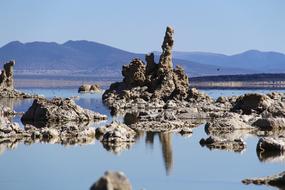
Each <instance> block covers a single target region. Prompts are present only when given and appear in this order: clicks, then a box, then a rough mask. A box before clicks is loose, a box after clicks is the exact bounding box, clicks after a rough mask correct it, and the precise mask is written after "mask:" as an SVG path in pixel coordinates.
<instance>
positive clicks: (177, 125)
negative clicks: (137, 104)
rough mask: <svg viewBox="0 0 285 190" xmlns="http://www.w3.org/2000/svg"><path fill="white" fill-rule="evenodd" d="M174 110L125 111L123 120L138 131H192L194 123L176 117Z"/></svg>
mask: <svg viewBox="0 0 285 190" xmlns="http://www.w3.org/2000/svg"><path fill="white" fill-rule="evenodd" d="M176 112H177V111H176V110H171V109H169V110H163V111H160V110H152V111H147V110H145V111H144V112H140V113H127V114H126V115H125V117H124V121H127V123H128V124H129V126H130V127H131V128H133V129H135V130H139V131H152V132H166V131H168V132H182V133H192V128H193V127H195V126H196V125H195V124H193V123H191V122H190V121H189V120H181V119H178V118H177V116H176Z"/></svg>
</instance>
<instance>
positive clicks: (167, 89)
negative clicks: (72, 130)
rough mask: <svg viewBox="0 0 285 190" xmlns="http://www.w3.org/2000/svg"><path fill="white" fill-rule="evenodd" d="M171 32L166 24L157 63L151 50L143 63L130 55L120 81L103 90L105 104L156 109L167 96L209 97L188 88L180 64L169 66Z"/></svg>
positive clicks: (205, 98)
mask: <svg viewBox="0 0 285 190" xmlns="http://www.w3.org/2000/svg"><path fill="white" fill-rule="evenodd" d="M173 33H174V30H173V29H172V28H171V27H167V29H166V32H165V37H164V41H163V44H162V53H161V55H160V59H159V62H158V63H155V61H154V54H153V53H151V54H148V55H146V57H145V60H146V64H145V63H144V62H143V61H142V60H140V59H133V60H132V61H131V63H130V64H128V65H124V66H123V69H122V75H123V81H122V82H117V83H113V84H112V85H111V86H110V88H109V89H108V90H106V91H105V93H104V94H103V97H102V98H103V101H104V103H105V104H106V105H107V106H109V107H110V108H111V109H113V110H115V111H118V110H120V109H124V110H125V109H127V108H128V107H131V108H133V109H134V108H139V107H141V108H143V109H145V108H149V107H154V108H156V109H157V108H161V107H163V106H164V105H165V103H166V102H167V101H169V100H176V101H182V100H191V101H196V102H197V101H207V102H209V101H212V100H211V98H210V97H209V96H207V95H205V94H202V93H200V92H199V91H197V90H196V89H190V88H189V79H188V76H187V75H186V74H185V72H184V70H183V69H182V68H181V67H179V66H177V67H176V68H173V63H172V47H173V42H174V40H173Z"/></svg>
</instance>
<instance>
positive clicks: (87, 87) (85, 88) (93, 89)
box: [78, 84, 102, 93]
mask: <svg viewBox="0 0 285 190" xmlns="http://www.w3.org/2000/svg"><path fill="white" fill-rule="evenodd" d="M101 91H102V90H101V87H100V85H98V84H83V85H81V86H80V87H79V89H78V92H79V93H97V92H101Z"/></svg>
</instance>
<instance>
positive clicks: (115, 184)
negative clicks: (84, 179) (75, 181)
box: [90, 171, 132, 190]
mask: <svg viewBox="0 0 285 190" xmlns="http://www.w3.org/2000/svg"><path fill="white" fill-rule="evenodd" d="M131 189H132V185H131V183H130V181H129V179H128V178H127V176H126V175H125V174H124V173H123V172H112V171H107V172H105V174H104V176H102V177H100V178H99V179H98V181H97V182H96V183H94V184H93V185H92V187H91V188H90V190H131Z"/></svg>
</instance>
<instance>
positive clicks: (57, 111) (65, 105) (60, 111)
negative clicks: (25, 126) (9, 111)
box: [21, 98, 107, 123]
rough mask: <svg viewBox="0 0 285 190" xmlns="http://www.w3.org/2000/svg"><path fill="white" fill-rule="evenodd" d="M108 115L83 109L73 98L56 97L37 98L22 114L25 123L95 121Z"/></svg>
mask: <svg viewBox="0 0 285 190" xmlns="http://www.w3.org/2000/svg"><path fill="white" fill-rule="evenodd" d="M105 119H107V116H105V115H101V114H99V113H97V112H93V111H91V110H87V109H83V108H81V107H80V106H78V105H77V104H76V103H75V102H74V101H73V100H72V99H68V98H66V99H62V98H54V99H52V100H47V99H36V100H34V102H33V104H32V106H31V107H30V108H29V109H28V111H27V112H25V114H24V115H23V116H22V118H21V120H22V121H23V122H24V123H39V122H57V123H60V122H66V121H76V122H81V121H94V120H105Z"/></svg>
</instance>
